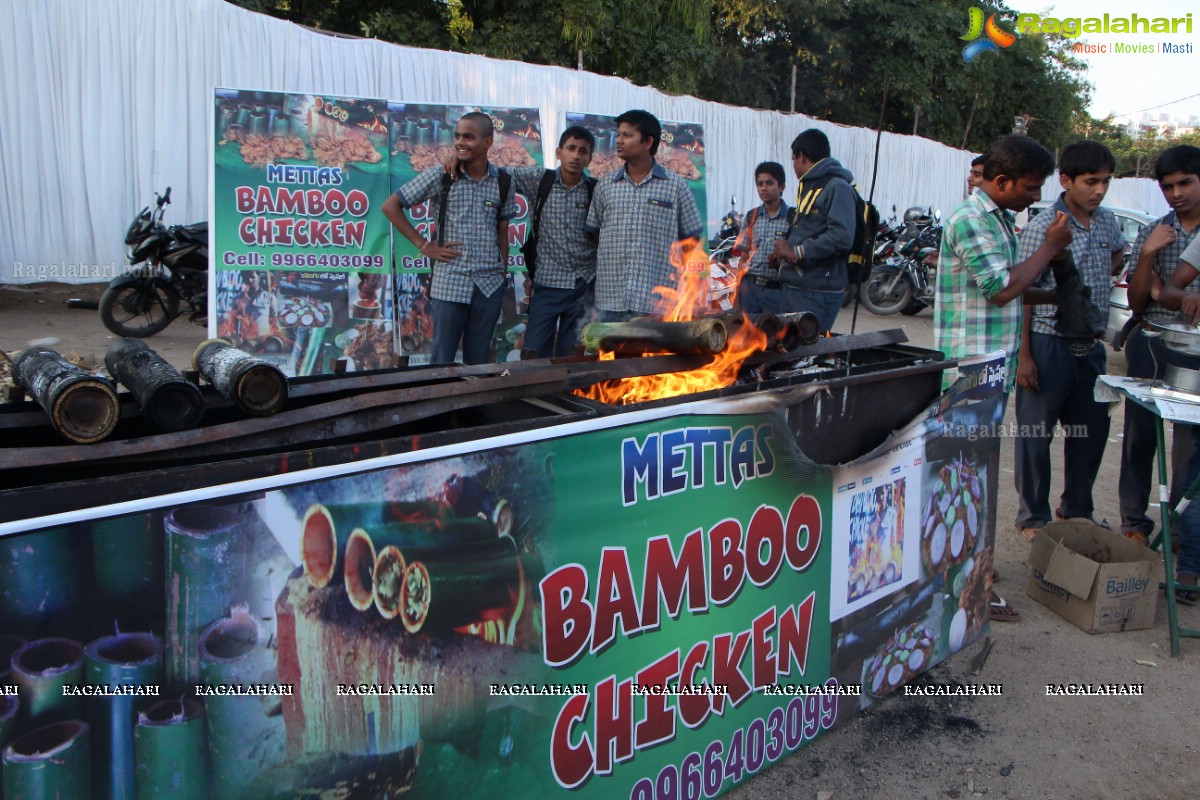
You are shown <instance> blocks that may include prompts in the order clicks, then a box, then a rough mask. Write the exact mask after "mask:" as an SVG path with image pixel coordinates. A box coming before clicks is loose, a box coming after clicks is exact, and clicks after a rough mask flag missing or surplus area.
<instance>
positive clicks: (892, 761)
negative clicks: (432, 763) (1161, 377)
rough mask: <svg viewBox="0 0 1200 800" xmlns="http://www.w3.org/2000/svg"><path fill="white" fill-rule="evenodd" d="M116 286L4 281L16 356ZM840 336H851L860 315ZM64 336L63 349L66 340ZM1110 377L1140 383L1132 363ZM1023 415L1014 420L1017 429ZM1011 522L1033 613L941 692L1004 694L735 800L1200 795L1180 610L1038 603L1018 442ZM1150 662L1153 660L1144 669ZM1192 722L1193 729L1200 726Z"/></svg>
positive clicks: (1108, 483)
mask: <svg viewBox="0 0 1200 800" xmlns="http://www.w3.org/2000/svg"><path fill="white" fill-rule="evenodd" d="M103 288H104V287H103V286H102V285H88V286H63V285H55V284H43V285H37V286H25V287H15V286H6V285H0V350H4V351H7V352H11V351H14V350H20V349H22V348H23V347H25V346H27V345H28V343H29V342H31V341H35V342H40V343H46V344H48V345H49V346H52V347H54V348H56V349H58V350H60V351H61V352H63V353H67V354H70V353H74V354H76V355H78V356H80V357H82V358H83V359H84V361H85V362H87V363H90V364H98V363H101V362H102V361H103V358H104V351H105V350H106V349H107V347H108V346H109V344H111V343H112V342H113V341H114V337H113V336H112V335H110V334H109V333H108V332H107V331H106V330H105V329H104V328H103V326H102V325H101V324H100V319H99V314H98V313H97V312H96V311H94V310H79V309H70V308H67V307H66V306H65V305H64V301H65V300H66V299H68V298H72V297H78V298H83V299H85V300H96V299H98V298H99V296H100V293H101V292H102V291H103ZM896 327H902V328H903V329H904V330H905V331H906V333H907V334H908V337H909V340H910V342H912V343H913V344H916V345H919V346H927V347H931V346H932V343H933V326H932V316H931V312H929V311H924V312H922V313H921V314H920V315H918V316H917V317H899V316H897V317H886V318H881V317H875V316H873V315H872V314H870V313H869V312H867V311H865V310H860V312H859V317H858V327H857V329H858V331H865V330H882V329H887V328H896ZM835 330H837V331H838V332H849V330H850V310H849V309H848V310H846V311H844V312H843V314H842V316H841V317H840V318H839V320H838V324H837V326H835ZM204 338H205V331H204V330H203V329H202V328H200V327H199V326H197V325H195V324H192V323H189V322H187V321H186V320H185V319H181V320H177V321H176V322H175V323H173V324H172V325H171V326H170V327H169V328H167V330H166V331H164V332H163V333H161V334H159V335H157V336H155V337H153V338H151V339H150V340H148V341H149V343H150V344H151V345H152V346H153V347H154V348H155V349H156V350H158V351H159V352H160V353H161V354H163V356H164V357H166V358H167V359H168V360H169V361H171V362H172V363H174V364H175V365H176V366H181V367H182V366H185V365H187V364H188V362H189V361H190V359H191V353H192V351H193V349H194V348H195V346H196V345H197V344H199V342H200V341H201V340H202V339H204ZM50 340H53V341H52V342H51V341H50ZM1109 371H1110V372H1113V373H1117V374H1124V372H1125V362H1124V359H1123V358H1122V356H1121V354H1119V353H1111V352H1110V354H1109ZM1013 405H1014V404H1012V403H1010V404H1009V416H1008V418H1007V419H1006V420H1005V421H1006V422H1009V423H1011V422H1012V415H1013ZM1121 423H1122V409H1121V407H1120V406H1118V407H1117V408H1116V409H1115V410H1114V412H1113V416H1112V428H1111V433H1110V435H1109V440H1108V449H1107V450H1106V452H1105V456H1104V462H1103V464H1102V465H1101V467H1100V476H1099V479H1098V480H1097V484H1096V491H1095V501H1096V518H1097V519H1107V520H1108V521H1109V522H1111V523H1112V525H1113V527H1114V528H1116V527H1119V525H1120V516H1119V514H1118V513H1117V492H1116V487H1117V473H1118V470H1119V462H1120V443H1121ZM1001 447H1002V456H1001V462H1000V464H1001V475H1000V498H999V504H998V509H999V510H998V516H997V528H998V533H997V537H996V539H997V541H996V550H995V559H996V567H997V569H998V570H999V573H1000V576H1001V580H1000V582H999V583H998V584H997V585H996V589H997V591H998V592H999V593H1000V594H1001V595H1003V596H1004V597H1006V598H1008V600H1009V601H1010V602H1011V603H1012V604H1013V605H1014V606H1015V607H1016V608H1017V610H1018V611H1019V612H1020V614H1021V620H1020V621H1018V622H1012V623H994V624H993V625H992V630H991V635H992V638H993V639H994V640H995V646H994V648H993V649H992V650H991V653H990V655H989V657H988V658H987V661H986V663H985V665H984V667H983V669H982V671H981V672H980V673H979V675H977V676H972V675H970V674H969V672H970V668H971V663H972V661H974V659H975V657H976V655H977V654H978V653H979V651H980V649H981V647H982V643H976V644H975V645H972V646H971V647H968V648H967V649H966V650H965V651H964V652H962V653H959V654H958V655H956V656H955V657H953V658H951V659H950V660H949V661H947V662H946V663H944V664H942V665H940V666H938V667H936V668H935V669H934V670H932V671H931V672H930V673H928V675H927V680H928V681H931V682H934V683H938V684H949V683H963V684H969V683H1000V684H1003V695H1002V696H1000V697H957V698H952V697H920V698H917V697H895V698H892V699H890V700H888V701H885V702H882V703H879V704H877V705H876V706H874V707H873V708H872V709H871V710H869V711H867V712H864V713H862V714H859V715H858V716H856V717H855V718H853V719H852V720H850V721H849V722H847V723H845V724H843V725H842V726H841V727H839V728H836V729H835V730H834V731H832V732H831V733H829V734H827V735H825V736H824V737H822V738H821V739H819V740H818V741H816V742H815V743H814V744H812V745H810V746H808V747H806V748H804V749H803V750H801V751H800V752H799V753H797V754H795V755H793V756H792V757H790V758H788V759H786V760H784V761H783V762H781V763H780V764H778V765H776V766H775V767H774V768H772V769H769V770H767V771H765V772H764V773H763V774H761V775H759V776H758V777H756V778H755V779H754V780H752V781H751V782H750V783H748V784H747V785H745V786H743V787H742V788H740V789H738V790H736V791H734V792H733V793H732V794H730V795H729V797H731V798H734V800H751V798H753V800H775V799H776V798H778V799H779V800H783V799H784V798H787V800H858V799H860V798H868V799H870V798H885V799H886V798H969V797H993V798H1013V800H1018V799H1019V800H1027V799H1028V798H1049V799H1050V800H1085V799H1087V800H1092V799H1093V798H1104V799H1107V798H1111V799H1112V800H1142V799H1143V798H1144V799H1145V800H1172V799H1174V798H1185V797H1189V796H1192V795H1193V794H1195V792H1196V790H1197V786H1198V785H1200V784H1198V776H1200V768H1198V766H1197V765H1198V763H1200V745H1198V744H1197V743H1196V722H1197V721H1198V720H1200V714H1198V713H1197V712H1198V710H1200V695H1198V691H1197V686H1198V685H1200V641H1198V640H1195V639H1192V640H1188V639H1185V640H1184V641H1183V658H1172V657H1171V655H1170V646H1169V641H1168V636H1167V621H1166V620H1167V617H1166V604H1165V602H1163V601H1162V600H1161V595H1160V602H1159V606H1158V619H1157V623H1156V625H1155V627H1153V628H1151V629H1149V630H1144V631H1135V632H1129V633H1121V634H1109V635H1098V636H1097V635H1089V634H1086V633H1083V632H1081V631H1079V630H1078V629H1077V628H1075V627H1074V626H1072V625H1071V624H1070V623H1068V622H1066V621H1064V620H1062V619H1061V618H1059V617H1058V616H1057V615H1055V614H1054V613H1052V612H1051V611H1049V610H1047V609H1045V608H1044V607H1042V606H1041V605H1039V604H1038V603H1036V602H1035V601H1033V600H1031V599H1030V598H1028V597H1027V596H1026V595H1025V582H1026V578H1027V573H1028V568H1027V567H1026V564H1025V559H1026V556H1027V554H1028V547H1029V546H1028V545H1027V544H1026V543H1025V541H1024V540H1023V539H1019V538H1018V537H1017V536H1015V535H1014V534H1013V520H1014V519H1015V516H1016V509H1017V500H1016V494H1015V492H1014V491H1013V490H1012V457H1013V448H1012V442H1008V441H1006V442H1003V443H1002V445H1001ZM1061 455H1062V453H1061V447H1060V446H1057V444H1056V447H1055V467H1054V469H1055V471H1056V474H1055V477H1056V482H1055V488H1054V490H1053V492H1052V495H1051V499H1052V502H1053V501H1054V499H1056V498H1057V493H1058V491H1059V490H1060V487H1061ZM1180 619H1181V622H1182V623H1183V624H1184V625H1185V626H1187V627H1191V628H1200V607H1186V606H1181V607H1180ZM1139 662H1148V663H1139ZM1064 682H1075V683H1135V684H1144V686H1145V694H1144V696H1142V697H1120V698H1110V697H1047V696H1046V684H1048V683H1054V684H1057V683H1064ZM1189 726H1190V727H1189Z"/></svg>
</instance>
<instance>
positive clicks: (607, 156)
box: [588, 153, 625, 178]
mask: <svg viewBox="0 0 1200 800" xmlns="http://www.w3.org/2000/svg"><path fill="white" fill-rule="evenodd" d="M624 163H625V162H624V161H622V160H621V157H620V156H618V155H617V154H616V153H596V154H595V155H594V156H592V163H591V164H589V165H588V172H589V173H590V174H591V175H592V177H594V178H602V177H604V176H605V175H608V174H609V173H610V172H616V171H617V169H619V168H620V167H621V165H622V164H624Z"/></svg>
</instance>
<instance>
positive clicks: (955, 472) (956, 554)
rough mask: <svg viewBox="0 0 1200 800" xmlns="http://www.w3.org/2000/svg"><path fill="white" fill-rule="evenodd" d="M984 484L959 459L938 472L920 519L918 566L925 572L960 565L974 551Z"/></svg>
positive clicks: (974, 469)
mask: <svg viewBox="0 0 1200 800" xmlns="http://www.w3.org/2000/svg"><path fill="white" fill-rule="evenodd" d="M983 491H984V484H983V481H982V479H981V478H980V475H979V474H978V472H977V470H976V468H975V467H974V466H972V465H971V464H968V463H967V462H966V461H964V460H963V459H962V457H961V456H959V457H958V458H955V459H952V460H951V461H950V463H948V464H945V465H943V466H942V468H941V469H940V470H939V471H938V474H937V475H936V477H935V478H934V488H933V491H932V492H931V493H930V495H929V501H928V502H927V503H926V504H925V513H924V514H923V515H922V516H921V563H922V564H924V565H925V569H926V571H928V572H931V573H932V572H940V571H942V570H944V569H946V568H947V567H950V566H953V565H955V564H961V563H962V562H963V561H965V560H966V559H967V557H968V556H969V555H970V554H971V551H972V550H973V549H974V548H975V542H976V539H977V536H978V534H979V521H980V518H981V517H982V516H983V512H984V507H985V506H984V496H983Z"/></svg>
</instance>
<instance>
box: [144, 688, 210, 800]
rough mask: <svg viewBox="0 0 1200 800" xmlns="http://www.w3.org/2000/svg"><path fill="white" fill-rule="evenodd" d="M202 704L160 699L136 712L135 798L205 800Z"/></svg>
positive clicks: (186, 700) (206, 795)
mask: <svg viewBox="0 0 1200 800" xmlns="http://www.w3.org/2000/svg"><path fill="white" fill-rule="evenodd" d="M204 739H205V731H204V704H203V703H201V702H200V701H199V700H195V699H192V698H186V699H183V700H162V701H160V702H158V703H155V704H154V705H152V706H150V707H149V708H148V709H146V710H145V711H143V712H142V713H140V714H138V722H137V727H136V728H134V731H133V740H134V757H135V758H136V759H137V796H138V800H162V798H166V797H170V798H171V800H207V798H208V794H209V792H208V772H207V770H206V769H205V763H204V762H205V755H206V751H205V741H204Z"/></svg>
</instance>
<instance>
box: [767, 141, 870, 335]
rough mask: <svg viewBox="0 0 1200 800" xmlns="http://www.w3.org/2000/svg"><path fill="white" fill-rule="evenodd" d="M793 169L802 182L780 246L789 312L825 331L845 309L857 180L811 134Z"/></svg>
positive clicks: (795, 146) (798, 148) (799, 147)
mask: <svg viewBox="0 0 1200 800" xmlns="http://www.w3.org/2000/svg"><path fill="white" fill-rule="evenodd" d="M792 169H793V170H795V172H796V177H797V178H799V179H800V186H799V188H798V189H797V191H796V208H795V210H794V211H793V217H792V226H791V229H790V230H789V231H788V235H787V238H786V239H780V240H779V241H778V242H776V244H775V253H774V256H775V258H774V263H775V264H777V265H778V268H779V281H780V283H781V284H782V287H781V288H782V289H783V295H784V304H785V310H786V311H811V312H812V313H813V314H815V315H816V317H817V320H818V321H819V322H820V324H821V330H822V331H828V330H829V329H830V328H832V327H833V322H834V320H835V319H837V315H838V311H839V310H841V307H842V296H843V294H844V293H845V290H846V283H847V281H848V276H849V273H848V272H847V268H846V261H847V258H848V257H849V255H850V247H851V246H852V244H853V242H854V222H855V220H854V207H855V202H854V189H853V188H852V187H851V186H850V182H851V181H853V180H854V176H853V175H851V174H850V171H849V170H847V169H846V168H845V167H843V166H842V165H841V164H840V163H839V162H838V160H837V159H836V158H833V157H831V156H830V154H829V139H828V138H827V137H826V136H825V134H824V133H822V132H821V131H819V130H817V129H815V128H809V129H808V130H806V131H804V132H803V133H801V134H800V135H799V136H797V137H796V138H795V140H794V141H793V142H792Z"/></svg>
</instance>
